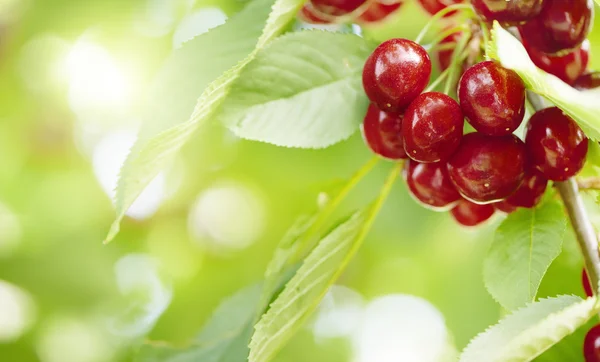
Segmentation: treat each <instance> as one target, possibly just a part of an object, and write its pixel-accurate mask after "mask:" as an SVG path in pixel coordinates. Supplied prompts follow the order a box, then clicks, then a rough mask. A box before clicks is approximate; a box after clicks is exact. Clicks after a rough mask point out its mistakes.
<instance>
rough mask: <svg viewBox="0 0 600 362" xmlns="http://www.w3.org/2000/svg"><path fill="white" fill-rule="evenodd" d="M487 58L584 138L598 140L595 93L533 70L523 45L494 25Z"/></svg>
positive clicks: (599, 117)
mask: <svg viewBox="0 0 600 362" xmlns="http://www.w3.org/2000/svg"><path fill="white" fill-rule="evenodd" d="M487 55H488V56H489V57H490V58H492V59H495V60H498V61H500V63H502V65H503V66H504V67H506V68H509V69H512V70H514V71H515V72H517V73H518V74H519V76H520V77H521V78H522V79H523V81H524V82H525V84H526V86H527V88H528V89H530V90H531V91H533V92H535V93H537V94H539V95H541V96H543V97H545V98H547V99H548V100H550V101H551V102H552V103H554V104H555V105H556V106H558V107H559V108H560V109H562V110H563V111H564V112H565V113H566V114H568V115H569V116H571V117H572V118H573V119H574V120H575V121H576V122H577V123H578V124H579V126H580V127H581V128H582V129H583V131H584V132H585V134H586V135H587V136H588V137H590V138H593V139H594V140H600V102H598V97H599V93H597V92H594V91H578V90H576V89H575V88H573V87H571V86H569V85H568V84H566V83H565V82H563V81H562V80H560V79H559V78H557V77H555V76H554V75H551V74H548V73H546V72H544V71H543V70H541V69H539V68H537V67H536V66H535V64H533V62H532V61H531V59H530V58H529V55H528V54H527V51H526V50H525V47H523V44H521V42H520V41H519V40H518V39H516V38H515V37H514V36H512V35H511V34H510V33H509V32H508V31H506V30H505V29H504V28H502V27H501V26H500V25H499V24H498V22H494V28H493V30H492V38H491V41H490V42H489V43H488V47H487Z"/></svg>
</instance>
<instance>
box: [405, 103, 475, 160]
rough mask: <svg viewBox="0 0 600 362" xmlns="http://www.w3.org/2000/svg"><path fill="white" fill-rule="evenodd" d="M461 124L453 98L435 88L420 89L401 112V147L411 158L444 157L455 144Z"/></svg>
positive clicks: (459, 137)
mask: <svg viewBox="0 0 600 362" xmlns="http://www.w3.org/2000/svg"><path fill="white" fill-rule="evenodd" d="M463 125H464V117H463V114H462V111H461V110H460V106H459V105H458V103H457V102H456V101H455V100H454V99H452V98H450V97H448V96H447V95H445V94H443V93H438V92H428V93H423V94H421V95H419V96H418V97H417V98H416V99H415V100H414V101H413V102H412V103H411V104H410V106H408V108H407V109H406V112H405V113H404V120H403V122H402V136H403V137H404V150H405V151H406V154H407V155H408V157H410V158H412V159H413V160H415V161H419V162H438V161H440V160H442V161H445V160H447V159H448V158H450V156H451V155H452V154H453V153H454V151H456V149H457V148H458V145H459V144H460V140H461V138H462V133H463Z"/></svg>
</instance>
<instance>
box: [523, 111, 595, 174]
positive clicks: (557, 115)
mask: <svg viewBox="0 0 600 362" xmlns="http://www.w3.org/2000/svg"><path fill="white" fill-rule="evenodd" d="M525 143H526V145H527V151H528V154H529V158H530V160H531V162H532V164H533V166H534V167H536V168H537V169H538V170H540V171H541V172H542V173H543V174H544V176H546V177H547V178H548V179H550V180H553V181H564V180H566V179H568V178H569V177H571V176H574V175H575V174H577V173H578V172H579V171H580V170H581V169H582V168H583V164H584V163H585V156H586V154H587V149H588V140H587V138H586V137H585V134H583V131H582V130H581V128H579V126H577V124H576V123H575V121H573V119H571V117H569V116H567V115H566V114H564V113H563V111H561V110H560V109H559V108H557V107H552V108H546V109H542V110H541V111H538V112H536V113H535V114H534V115H533V116H532V117H531V118H530V119H529V123H528V124H527V133H526V136H525Z"/></svg>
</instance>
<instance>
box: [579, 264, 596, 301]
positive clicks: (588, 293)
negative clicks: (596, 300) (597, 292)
mask: <svg viewBox="0 0 600 362" xmlns="http://www.w3.org/2000/svg"><path fill="white" fill-rule="evenodd" d="M581 284H583V291H584V292H585V295H586V296H588V297H592V296H594V292H593V291H592V286H591V285H590V279H589V278H588V275H587V273H586V271H585V268H583V270H582V271H581Z"/></svg>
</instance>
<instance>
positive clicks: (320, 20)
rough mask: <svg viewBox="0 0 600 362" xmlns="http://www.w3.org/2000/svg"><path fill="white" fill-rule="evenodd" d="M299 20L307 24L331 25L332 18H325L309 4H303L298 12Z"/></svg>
mask: <svg viewBox="0 0 600 362" xmlns="http://www.w3.org/2000/svg"><path fill="white" fill-rule="evenodd" d="M298 17H299V18H300V20H302V21H304V22H305V23H309V24H330V23H332V21H331V20H332V19H333V18H334V17H332V16H329V17H328V16H325V15H323V14H321V13H320V12H319V11H317V10H316V9H315V8H314V7H313V6H312V4H311V3H310V2H307V3H306V4H304V6H303V7H302V9H300V12H299V13H298Z"/></svg>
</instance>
